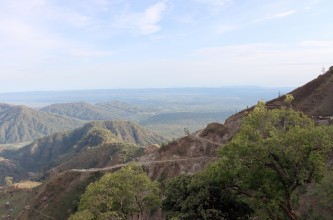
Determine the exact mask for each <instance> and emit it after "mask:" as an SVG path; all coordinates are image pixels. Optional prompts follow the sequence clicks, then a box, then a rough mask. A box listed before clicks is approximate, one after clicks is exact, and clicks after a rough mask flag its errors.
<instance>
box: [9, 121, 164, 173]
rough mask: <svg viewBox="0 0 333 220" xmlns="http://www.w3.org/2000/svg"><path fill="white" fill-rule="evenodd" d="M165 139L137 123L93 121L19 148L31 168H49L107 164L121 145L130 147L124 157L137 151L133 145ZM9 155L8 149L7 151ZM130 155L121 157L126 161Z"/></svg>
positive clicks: (19, 157)
mask: <svg viewBox="0 0 333 220" xmlns="http://www.w3.org/2000/svg"><path fill="white" fill-rule="evenodd" d="M163 141H164V139H163V138H162V137H160V136H157V135H155V134H152V133H150V132H149V131H147V130H146V129H144V128H142V127H140V126H139V125H137V124H134V123H131V122H123V121H97V122H91V123H88V124H86V125H85V126H83V127H82V128H79V129H75V130H73V131H71V132H64V133H56V134H54V135H52V136H48V137H44V138H41V139H39V140H36V141H35V142H33V143H32V144H30V145H27V146H25V147H23V148H22V149H20V150H19V151H18V155H17V156H16V157H10V155H8V156H7V158H9V159H13V160H16V161H19V163H20V165H21V167H24V168H25V169H26V170H27V171H34V172H36V171H46V170H47V169H49V168H55V167H59V166H60V167H63V168H62V169H61V170H64V169H65V167H66V169H71V168H91V167H96V166H97V165H98V167H102V166H104V165H106V164H107V163H108V162H110V160H112V159H114V158H110V156H111V157H112V155H113V154H115V153H120V152H122V151H120V149H122V150H126V149H127V148H128V149H127V150H128V151H127V153H125V154H124V155H123V156H124V157H128V158H130V157H131V154H136V152H134V151H135V150H134V151H133V149H132V148H133V147H136V148H138V147H139V146H148V145H150V144H154V143H161V142H163ZM4 154H5V156H6V152H4ZM124 160H126V158H125V159H124V158H123V160H122V161H121V162H124Z"/></svg>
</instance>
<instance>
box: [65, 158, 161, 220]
mask: <svg viewBox="0 0 333 220" xmlns="http://www.w3.org/2000/svg"><path fill="white" fill-rule="evenodd" d="M159 204H160V200H159V184H158V183H157V182H155V181H154V182H153V181H151V180H150V179H149V177H148V176H147V174H146V173H145V172H143V170H142V168H141V167H139V166H136V165H134V164H132V165H129V166H126V167H124V168H122V169H121V170H119V171H116V172H114V173H110V174H106V175H104V176H103V177H102V178H101V179H100V180H99V181H97V182H94V183H92V184H90V185H89V186H88V187H87V190H86V192H85V193H84V194H83V196H82V198H81V201H80V204H79V212H77V213H76V214H75V215H74V216H71V218H72V219H79V216H81V215H83V214H82V212H83V211H84V212H89V213H91V214H92V215H93V218H91V219H109V218H111V217H113V218H119V219H127V218H129V217H132V216H134V215H137V217H138V219H143V218H144V217H147V216H149V214H150V211H152V210H154V209H156V208H157V207H159Z"/></svg>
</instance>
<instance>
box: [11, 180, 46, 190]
mask: <svg viewBox="0 0 333 220" xmlns="http://www.w3.org/2000/svg"><path fill="white" fill-rule="evenodd" d="M41 184H42V183H40V182H33V181H22V182H18V183H14V184H13V187H14V188H16V189H32V188H35V187H37V186H39V185H41Z"/></svg>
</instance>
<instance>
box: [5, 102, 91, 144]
mask: <svg viewBox="0 0 333 220" xmlns="http://www.w3.org/2000/svg"><path fill="white" fill-rule="evenodd" d="M0 109H1V110H0V143H18V142H25V141H32V140H35V139H37V138H40V137H43V136H46V135H51V134H54V133H56V132H60V131H66V130H70V129H73V128H77V127H79V126H82V125H83V124H84V122H83V121H81V120H77V119H72V118H69V117H64V116H60V115H55V114H52V113H46V112H39V111H37V110H34V109H32V108H28V107H26V106H10V105H6V104H2V105H1V108H0Z"/></svg>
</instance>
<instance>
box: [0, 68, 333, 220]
mask: <svg viewBox="0 0 333 220" xmlns="http://www.w3.org/2000/svg"><path fill="white" fill-rule="evenodd" d="M332 73H333V72H332ZM332 73H331V72H328V73H326V74H325V75H324V76H322V77H319V78H318V79H316V80H314V82H310V83H309V84H306V85H305V86H303V87H300V88H298V89H296V90H294V91H292V92H291V93H290V94H292V95H293V96H294V97H295V100H294V101H293V108H294V109H295V110H298V109H300V110H301V109H303V108H304V107H303V106H304V105H300V104H299V103H306V102H310V101H309V99H311V97H312V96H311V95H307V96H305V95H304V93H300V92H299V91H309V92H310V90H309V89H307V88H309V85H310V88H311V85H313V84H315V85H317V88H316V89H315V90H314V91H330V90H329V89H328V88H327V86H326V85H327V84H326V83H324V85H325V86H326V87H325V89H321V84H322V83H323V82H324V81H325V82H327V79H328V78H329V79H330V78H331V74H332ZM322 79H325V80H323V81H322V82H321V81H320V80H322ZM299 94H302V96H300V95H299ZM266 95H267V94H266ZM305 97H306V98H305ZM283 99H284V98H283V97H282V96H281V97H278V98H276V99H272V100H271V101H268V102H267V107H268V108H271V109H276V108H279V107H280V106H283V105H284V104H283V103H284V102H283ZM203 100H204V101H203ZM209 100H211V101H212V100H213V99H211V97H210V98H207V99H201V100H200V101H198V102H191V103H190V104H189V103H183V104H182V105H181V104H179V103H178V104H179V106H177V104H176V103H171V104H170V105H169V107H168V108H167V107H166V106H168V105H167V103H165V104H163V102H162V101H160V103H159V104H160V106H162V105H165V106H164V107H163V108H157V107H156V106H154V105H151V104H150V106H149V107H147V106H144V105H134V104H128V103H123V102H120V101H113V102H110V103H107V102H103V103H96V104H89V103H86V102H74V103H64V104H53V105H50V106H46V107H43V108H38V109H33V110H30V111H35V112H37V113H42V114H51V115H52V116H53V115H56V116H57V117H68V118H70V119H71V120H77V121H79V122H80V123H82V125H81V127H78V128H76V129H74V130H70V129H69V130H67V131H60V132H55V133H53V134H50V135H48V136H45V137H40V138H37V139H35V140H32V141H31V143H27V144H26V145H24V144H19V143H17V144H15V143H13V144H5V145H2V151H1V152H0V156H1V158H2V159H1V160H0V168H1V175H0V179H1V180H4V179H5V177H8V176H10V177H13V180H14V182H15V183H16V182H20V181H26V180H27V179H30V180H32V181H36V182H41V185H40V186H38V187H35V188H32V189H29V190H26V189H23V190H21V189H20V190H19V189H15V188H13V187H12V186H7V187H9V188H8V189H10V190H12V191H11V193H12V194H13V195H14V197H13V199H15V198H17V197H22V196H23V195H24V196H27V199H26V200H25V202H24V203H22V205H18V207H17V210H19V211H15V212H13V213H12V214H11V216H12V217H15V218H17V219H37V220H38V219H44V218H46V216H50V218H53V219H66V218H68V216H69V215H70V214H73V213H74V212H75V211H76V209H77V205H78V202H79V200H80V196H81V195H82V194H83V193H84V191H85V188H86V187H87V186H88V184H89V183H91V182H92V181H94V180H97V179H99V178H100V177H101V176H102V175H104V174H105V173H109V172H116V171H117V170H119V169H121V168H122V167H126V166H128V164H132V162H136V163H137V164H138V165H139V166H141V167H143V169H144V171H145V172H146V173H147V175H148V176H149V177H150V178H151V179H152V180H157V181H159V182H160V183H162V184H164V183H165V181H166V180H167V179H170V178H173V177H176V176H178V175H180V174H184V173H186V174H192V175H193V174H195V173H198V172H199V171H201V170H203V169H204V168H205V167H207V166H209V164H213V163H214V161H216V160H218V153H217V151H218V149H219V147H220V146H223V145H225V144H227V143H229V142H230V140H232V138H233V137H234V136H235V134H236V133H237V132H238V131H239V129H240V126H241V121H242V119H243V118H244V117H245V116H246V115H247V114H249V112H251V111H253V107H252V105H251V106H250V107H249V106H246V107H245V108H243V109H244V110H241V109H240V111H239V110H238V109H237V110H235V111H236V112H233V110H232V109H231V108H235V106H237V108H241V106H242V105H241V104H240V103H238V104H236V105H234V104H230V105H227V107H225V108H221V109H224V111H218V110H219V107H218V106H219V105H217V104H216V101H215V102H214V103H215V104H211V103H210V102H211V101H209ZM305 100H306V101H305ZM326 100H327V102H330V101H329V100H328V99H325V100H323V101H322V103H326ZM152 103H154V102H152ZM203 103H205V104H204V105H202V104H203ZM231 103H232V102H231ZM205 105H208V106H209V107H208V108H207V109H205V107H204V106H205ZM215 105H216V106H215ZM12 106H14V105H10V107H8V106H4V109H6V108H8V109H10V108H13V107H12ZM185 106H187V108H185ZM214 106H215V107H214ZM228 106H229V107H228ZM230 106H232V107H230ZM317 106H321V105H317ZM20 108H26V107H20ZM182 108H184V109H185V110H186V111H180V109H182ZM221 109H220V110H221ZM319 110H320V108H318V110H317V111H319ZM304 112H305V113H306V114H309V115H310V116H315V115H313V114H312V111H304ZM34 114H36V113H34ZM325 114H331V113H327V112H325ZM332 114H333V112H332ZM229 115H231V116H230V117H228V116H229ZM320 115H324V113H321V114H320ZM130 121H134V122H130ZM177 129H179V132H175V130H177ZM152 131H154V132H152ZM171 132H173V133H171ZM160 134H164V135H160ZM168 134H169V135H168ZM172 135H174V136H172ZM165 137H167V138H165ZM170 137H172V138H170ZM22 145H24V146H22ZM2 184H4V183H2ZM4 189H5V188H4ZM6 191H7V192H3V193H6V194H4V195H5V197H4V198H7V199H6V201H7V200H8V201H9V200H10V201H11V202H12V201H13V199H11V198H9V197H8V195H9V194H8V190H6ZM16 196H17V197H16ZM2 207H3V208H1V207H0V214H2V215H5V214H6V213H8V207H7V206H6V205H3V206H2ZM6 207H7V208H6ZM24 207H25V208H24ZM27 207H28V208H27ZM15 210H16V209H15ZM305 213H306V212H305ZM156 216H157V217H155V218H156V219H160V218H162V216H161V215H160V214H156ZM163 218H164V217H163Z"/></svg>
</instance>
